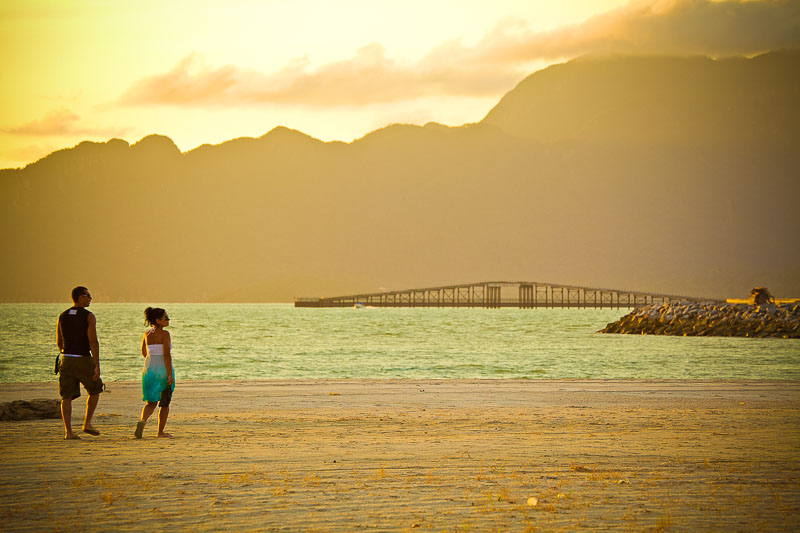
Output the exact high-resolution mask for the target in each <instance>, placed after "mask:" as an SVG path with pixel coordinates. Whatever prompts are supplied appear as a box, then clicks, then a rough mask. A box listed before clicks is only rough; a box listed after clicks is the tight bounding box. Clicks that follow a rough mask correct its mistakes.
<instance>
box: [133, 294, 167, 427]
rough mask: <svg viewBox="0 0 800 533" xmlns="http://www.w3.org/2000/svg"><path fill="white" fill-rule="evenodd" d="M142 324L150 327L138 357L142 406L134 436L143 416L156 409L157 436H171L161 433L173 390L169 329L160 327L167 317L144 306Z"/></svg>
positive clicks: (140, 425) (141, 425) (144, 420)
mask: <svg viewBox="0 0 800 533" xmlns="http://www.w3.org/2000/svg"><path fill="white" fill-rule="evenodd" d="M144 323H145V325H150V326H152V329H149V330H147V332H145V334H144V336H143V337H142V357H144V358H145V360H144V369H143V370H142V396H143V398H142V399H143V400H144V401H145V402H147V403H145V405H144V408H143V409H142V419H141V420H139V423H138V424H136V431H135V432H134V434H133V435H134V436H135V437H136V438H137V439H141V438H142V432H143V431H144V425H145V424H146V423H147V419H148V418H150V415H152V414H153V411H155V410H156V404H157V403H158V406H160V409H159V410H158V436H159V437H171V436H172V435H170V434H169V433H165V432H164V426H166V424H167V417H168V416H169V403H170V401H171V400H172V392H173V391H174V390H175V369H174V368H172V354H171V352H172V342H171V341H170V338H169V332H168V331H167V330H165V329H164V328H165V327H167V326H169V316H167V312H166V311H165V310H164V309H161V308H160V307H156V308H153V307H148V308H147V309H145V310H144Z"/></svg>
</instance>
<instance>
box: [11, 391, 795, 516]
mask: <svg viewBox="0 0 800 533" xmlns="http://www.w3.org/2000/svg"><path fill="white" fill-rule="evenodd" d="M108 386H109V390H110V392H107V393H104V394H103V395H102V396H101V399H100V403H99V406H98V409H97V413H96V415H95V420H94V423H95V426H96V427H97V428H98V429H99V430H100V431H101V432H102V434H101V435H100V436H98V437H90V436H88V435H82V438H81V440H80V441H74V442H65V441H63V440H61V438H62V437H63V428H62V426H61V421H60V420H58V419H56V420H33V421H23V422H0V447H2V450H3V456H4V466H3V468H2V469H0V495H2V498H0V519H3V523H4V527H5V528H7V530H8V531H34V530H41V529H53V528H55V529H56V530H58V529H59V528H62V529H64V530H67V529H78V530H80V529H94V528H99V529H101V530H103V529H105V530H111V529H114V530H117V531H136V530H142V529H156V530H161V529H168V528H169V529H176V528H177V529H189V528H192V529H196V530H199V531H205V530H219V529H237V530H259V531H273V530H275V531H277V530H291V531H296V530H309V531H353V530H365V531H366V530H391V531H398V530H399V531H403V530H409V531H412V530H436V531H441V530H447V531H462V530H479V531H483V530H517V531H524V530H526V529H528V530H533V529H539V530H573V529H575V528H578V527H588V528H591V529H621V530H631V529H633V530H644V529H651V530H662V529H667V530H669V529H676V530H697V529H699V530H720V529H737V530H741V529H745V530H752V529H765V530H776V531H777V530H790V529H797V528H798V527H800V458H799V457H798V453H797V451H798V450H800V381H798V380H785V381H776V380H574V379H559V380H543V379H541V380H540V379H536V380H504V379H499V380H495V379H491V380H448V379H442V380H430V379H427V380H426V379H419V380H416V379H402V380H352V379H345V380H329V379H326V380H258V381H195V382H178V385H177V388H176V391H175V396H174V399H173V403H172V408H171V414H170V419H169V422H168V424H167V431H169V432H171V433H172V434H173V435H174V436H175V438H173V439H170V440H164V439H156V438H154V434H155V420H154V419H151V421H150V423H148V427H147V428H146V429H145V438H144V439H142V440H135V439H133V437H132V433H133V429H134V427H135V424H136V421H137V420H138V415H139V412H140V411H141V407H142V402H141V396H140V394H141V393H140V385H139V383H138V382H110V383H109V384H108ZM57 389H58V385H57V383H56V382H55V381H53V382H45V383H35V384H31V383H16V384H5V386H4V387H3V389H2V390H1V391H0V402H6V401H12V400H17V399H33V398H40V397H46V398H56V397H57V394H58V393H57ZM82 394H83V396H82V398H81V399H78V400H76V401H75V402H74V403H73V427H75V428H79V424H76V423H75V420H79V419H80V418H81V417H82V415H83V401H82V400H83V399H84V398H85V397H86V396H85V391H82ZM69 450H73V451H75V452H77V453H76V454H75V455H72V456H70V457H69V459H68V460H64V453H65V451H69ZM65 490H66V491H67V492H75V493H80V494H81V496H80V498H77V499H76V498H71V500H70V505H69V506H68V507H64V505H63V503H64V501H63V498H64V496H63V495H64V491H65ZM530 498H535V499H536V505H535V506H531V505H529V504H528V502H529V501H533V500H529V499H530Z"/></svg>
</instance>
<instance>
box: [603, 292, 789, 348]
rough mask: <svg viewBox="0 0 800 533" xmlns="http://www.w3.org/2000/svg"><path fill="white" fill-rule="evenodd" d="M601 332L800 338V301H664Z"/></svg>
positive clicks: (608, 326)
mask: <svg viewBox="0 0 800 533" xmlns="http://www.w3.org/2000/svg"><path fill="white" fill-rule="evenodd" d="M599 333H632V334H637V335H678V336H717V337H779V338H784V339H800V303H797V302H795V303H783V304H777V305H776V304H773V303H768V304H764V305H749V304H730V303H717V302H685V301H680V302H664V303H662V304H653V305H648V306H645V307H640V308H637V309H635V310H634V311H632V312H631V313H629V314H627V315H625V316H623V317H622V318H620V319H619V320H617V321H616V322H611V323H610V324H608V325H607V326H606V327H605V328H603V329H601V330H600V331H599Z"/></svg>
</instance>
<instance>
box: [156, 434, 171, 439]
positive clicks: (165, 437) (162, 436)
mask: <svg viewBox="0 0 800 533" xmlns="http://www.w3.org/2000/svg"><path fill="white" fill-rule="evenodd" d="M158 438H159V439H171V438H172V435H170V434H169V433H159V434H158Z"/></svg>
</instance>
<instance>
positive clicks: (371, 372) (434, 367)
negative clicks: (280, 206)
mask: <svg viewBox="0 0 800 533" xmlns="http://www.w3.org/2000/svg"><path fill="white" fill-rule="evenodd" d="M66 307H68V306H67V305H56V304H2V305H0V381H1V382H33V381H55V376H54V375H53V360H54V359H55V356H56V353H57V350H56V346H55V340H56V333H55V331H56V321H57V318H58V315H59V313H60V312H61V311H63V310H64V309H65V308H66ZM145 307H146V305H144V304H123V303H117V304H104V303H94V304H92V306H91V307H90V310H91V311H92V312H94V314H95V316H96V317H97V332H98V337H99V341H100V357H101V369H102V376H103V380H104V381H106V382H111V381H117V380H138V379H140V376H141V369H142V363H143V358H142V355H141V342H142V334H143V332H144V331H145V330H146V329H147V328H146V327H145V326H144V325H143V323H142V322H143V310H144V308H145ZM164 307H165V308H166V309H167V311H168V313H169V315H170V318H171V319H172V320H171V323H170V324H171V325H170V327H169V331H170V334H171V336H172V343H173V360H174V365H175V371H176V374H177V380H178V381H180V380H209V379H214V380H244V379H247V380H252V379H343V378H380V379H389V378H411V379H424V378H466V379H475V378H481V379H484V378H488V379H497V378H513V379H542V378H545V379H554V378H605V379H800V340H786V339H749V338H728V337H666V336H649V335H648V336H644V335H604V334H599V333H597V331H598V330H600V329H601V328H603V327H604V326H605V325H606V324H607V323H609V322H612V321H614V320H616V319H617V318H619V317H620V316H622V315H624V314H626V313H627V312H628V310H627V309H620V310H608V309H600V310H598V309H524V310H523V309H510V308H503V309H451V308H416V309H415V308H376V309H369V308H368V309H353V308H338V309H309V308H295V307H293V306H292V305H291V304H188V303H183V304H169V305H164Z"/></svg>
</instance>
